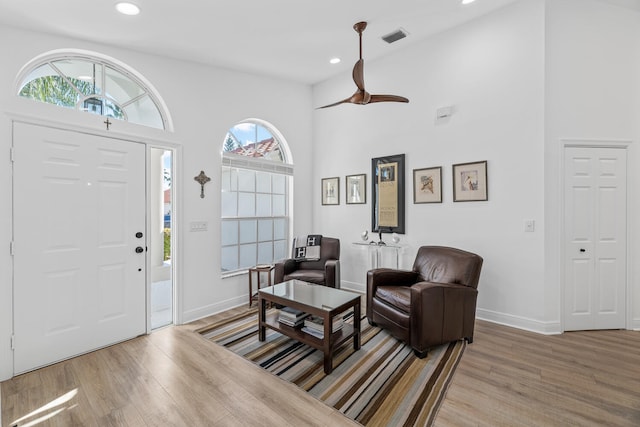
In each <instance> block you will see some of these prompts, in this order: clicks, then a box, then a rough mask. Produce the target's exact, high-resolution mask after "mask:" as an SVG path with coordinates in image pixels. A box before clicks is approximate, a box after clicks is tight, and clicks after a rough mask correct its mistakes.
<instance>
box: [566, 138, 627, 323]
mask: <svg viewBox="0 0 640 427" xmlns="http://www.w3.org/2000/svg"><path fill="white" fill-rule="evenodd" d="M626 154H627V153H626V150H625V149H618V148H587V147H567V148H566V149H565V163H564V169H565V190H564V208H565V223H564V229H565V277H564V330H565V331H571V330H587V329H621V328H624V327H625V313H626V311H625V306H626V269H627V267H626V237H627V229H626V224H627V191H626V181H627V179H626V176H627V173H626V172H627V169H626V168H627V166H626V162H627V161H626Z"/></svg>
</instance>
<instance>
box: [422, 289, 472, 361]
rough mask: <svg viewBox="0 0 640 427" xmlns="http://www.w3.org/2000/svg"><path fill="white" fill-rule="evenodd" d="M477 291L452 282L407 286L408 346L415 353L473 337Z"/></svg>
mask: <svg viewBox="0 0 640 427" xmlns="http://www.w3.org/2000/svg"><path fill="white" fill-rule="evenodd" d="M477 297H478V290H477V289H475V288H472V287H470V286H465V285H460V284H453V283H435V282H419V283H416V284H414V285H413V286H411V345H412V346H413V348H414V349H416V350H418V351H427V350H428V349H429V348H431V347H434V346H436V345H439V344H442V343H444V342H448V341H454V340H457V339H460V338H468V339H472V338H473V329H474V322H475V312H476V300H477Z"/></svg>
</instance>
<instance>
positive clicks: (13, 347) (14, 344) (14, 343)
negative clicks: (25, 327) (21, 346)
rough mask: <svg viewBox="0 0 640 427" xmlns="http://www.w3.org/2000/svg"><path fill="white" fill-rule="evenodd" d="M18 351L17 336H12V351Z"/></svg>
mask: <svg viewBox="0 0 640 427" xmlns="http://www.w3.org/2000/svg"><path fill="white" fill-rule="evenodd" d="M15 349H16V336H15V335H13V334H12V335H11V350H15Z"/></svg>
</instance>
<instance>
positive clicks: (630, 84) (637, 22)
mask: <svg viewBox="0 0 640 427" xmlns="http://www.w3.org/2000/svg"><path fill="white" fill-rule="evenodd" d="M546 28H547V30H546V31H547V43H546V52H547V54H546V81H547V87H546V92H547V97H546V124H547V126H546V136H545V157H546V159H547V160H546V164H545V177H546V182H545V191H546V194H545V206H546V208H545V218H546V222H547V224H548V227H547V233H546V244H545V251H546V257H547V265H548V268H547V274H546V280H545V288H546V290H545V294H546V298H545V303H546V310H547V317H548V318H549V319H559V318H560V310H561V307H560V302H561V300H560V294H561V289H562V268H563V265H562V264H561V261H560V259H561V252H560V250H561V249H560V248H561V239H560V237H561V221H562V217H561V209H560V200H561V189H562V187H561V177H560V164H561V154H562V150H561V147H562V140H566V139H576V140H586V141H589V140H597V141H603V143H606V142H607V141H609V142H611V141H620V140H622V141H631V145H630V147H629V149H628V151H629V153H628V154H629V155H628V159H627V164H628V173H629V177H628V185H627V188H628V200H629V209H628V230H629V233H628V237H629V238H628V247H629V254H630V257H629V259H628V266H629V268H628V273H629V275H628V278H627V279H628V281H629V283H630V289H629V290H630V292H629V294H628V301H629V308H630V309H631V310H630V315H629V318H630V319H631V324H630V325H629V326H630V327H632V328H634V329H640V278H639V274H640V272H639V270H638V264H639V263H638V255H639V249H640V248H639V247H638V242H639V241H640V234H639V233H640V221H639V219H638V215H637V213H638V212H639V211H640V210H639V209H640V206H639V203H640V200H639V197H638V192H637V191H636V190H635V189H636V188H638V186H639V184H640V175H639V174H638V173H637V171H636V169H637V168H636V167H635V165H637V164H639V160H640V158H639V156H640V154H639V152H638V151H639V150H638V146H637V145H638V139H639V137H640V131H639V124H640V13H639V12H638V11H634V10H631V9H626V8H622V7H617V6H611V5H609V4H606V3H602V2H599V1H595V0H562V1H548V2H547V13H546Z"/></svg>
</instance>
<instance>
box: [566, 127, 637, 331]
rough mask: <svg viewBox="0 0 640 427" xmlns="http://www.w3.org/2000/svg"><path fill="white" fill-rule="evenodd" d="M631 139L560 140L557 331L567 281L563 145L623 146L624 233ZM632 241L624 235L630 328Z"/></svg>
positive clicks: (629, 324) (628, 215) (629, 201)
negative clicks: (625, 155)
mask: <svg viewBox="0 0 640 427" xmlns="http://www.w3.org/2000/svg"><path fill="white" fill-rule="evenodd" d="M632 142H633V141H631V140H627V139H588V138H561V139H560V144H559V150H560V155H559V156H558V157H559V162H560V163H559V172H560V173H559V179H560V187H559V188H560V194H559V201H560V203H559V211H560V212H559V216H558V224H559V230H560V232H559V244H560V253H559V255H560V257H559V275H560V277H559V279H560V287H559V293H560V295H559V298H560V299H559V302H560V303H559V309H560V310H559V311H560V333H564V332H565V308H564V307H565V305H564V304H565V296H564V295H565V290H566V286H567V284H566V281H565V273H564V262H565V259H566V254H567V253H566V251H567V248H566V244H565V238H564V236H565V231H566V230H565V226H564V218H565V209H564V202H565V197H564V193H565V185H566V182H565V179H564V175H565V160H566V156H565V154H566V149H567V148H617V149H623V150H626V152H627V153H626V154H627V164H626V172H627V174H626V181H627V194H626V199H627V209H626V210H627V212H626V218H627V220H626V229H627V236H630V235H631V223H630V221H629V218H631V208H632V204H633V203H632V197H631V192H630V191H629V188H630V187H629V183H630V182H633V181H632V180H631V179H630V177H631V175H632V173H633V172H632V171H631V170H630V168H629V159H630V158H631V150H630V148H631V146H632ZM631 242H632V239H631V238H629V237H627V241H626V247H625V257H626V260H625V262H626V277H625V302H624V304H625V310H626V312H625V326H624V327H625V329H627V330H631V329H633V327H632V326H633V304H632V302H633V298H632V292H633V288H632V286H631V285H632V283H633V280H632V269H631V262H629V260H631V259H632V258H631Z"/></svg>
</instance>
